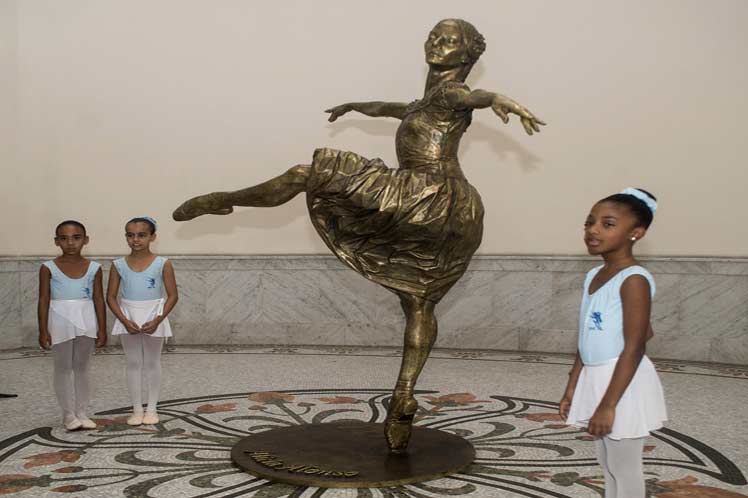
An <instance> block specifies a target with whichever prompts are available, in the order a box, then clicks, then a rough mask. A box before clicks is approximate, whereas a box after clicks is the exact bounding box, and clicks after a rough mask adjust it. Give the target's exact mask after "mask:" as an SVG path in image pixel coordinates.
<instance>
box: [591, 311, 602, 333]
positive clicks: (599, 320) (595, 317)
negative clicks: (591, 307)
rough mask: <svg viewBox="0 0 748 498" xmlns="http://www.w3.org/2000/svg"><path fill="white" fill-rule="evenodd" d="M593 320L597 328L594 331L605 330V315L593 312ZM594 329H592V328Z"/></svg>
mask: <svg viewBox="0 0 748 498" xmlns="http://www.w3.org/2000/svg"><path fill="white" fill-rule="evenodd" d="M590 318H592V323H593V324H594V326H595V328H594V329H593V330H602V329H603V315H602V313H600V312H599V311H593V312H592V315H591V316H590ZM590 328H592V327H590Z"/></svg>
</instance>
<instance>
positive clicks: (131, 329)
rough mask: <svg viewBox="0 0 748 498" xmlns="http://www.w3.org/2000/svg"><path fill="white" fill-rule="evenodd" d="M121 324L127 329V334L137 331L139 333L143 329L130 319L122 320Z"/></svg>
mask: <svg viewBox="0 0 748 498" xmlns="http://www.w3.org/2000/svg"><path fill="white" fill-rule="evenodd" d="M122 325H124V326H125V328H126V329H127V332H128V333H129V334H133V335H135V334H139V333H141V332H142V331H143V330H142V329H141V327H140V325H138V324H137V323H135V322H133V321H132V320H125V321H124V322H122Z"/></svg>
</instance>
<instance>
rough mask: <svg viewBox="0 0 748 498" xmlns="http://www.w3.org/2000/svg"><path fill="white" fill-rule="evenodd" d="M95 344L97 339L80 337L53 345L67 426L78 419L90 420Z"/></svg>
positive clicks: (57, 388) (59, 398)
mask: <svg viewBox="0 0 748 498" xmlns="http://www.w3.org/2000/svg"><path fill="white" fill-rule="evenodd" d="M95 344H96V340H95V339H93V338H91V337H85V336H80V337H76V338H75V339H70V340H68V341H65V342H61V343H60V344H55V345H54V346H52V356H53V358H54V364H55V369H54V370H55V371H54V380H53V383H54V386H55V394H56V395H57V402H58V403H59V404H60V408H62V421H63V423H65V424H67V423H69V422H71V421H73V420H75V419H76V418H78V419H80V418H86V408H87V407H88V402H89V401H90V399H91V381H90V379H89V373H90V367H91V354H92V353H93V350H94V346H95ZM71 375H72V376H73V377H74V381H73V385H74V388H73V387H71V385H70V376H71Z"/></svg>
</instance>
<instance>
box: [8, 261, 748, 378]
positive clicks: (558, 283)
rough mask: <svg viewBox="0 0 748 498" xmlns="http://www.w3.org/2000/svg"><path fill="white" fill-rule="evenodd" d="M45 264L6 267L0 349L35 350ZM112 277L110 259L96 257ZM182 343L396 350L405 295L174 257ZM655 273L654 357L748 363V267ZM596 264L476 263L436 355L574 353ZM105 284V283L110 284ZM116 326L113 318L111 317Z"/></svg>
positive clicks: (351, 282)
mask: <svg viewBox="0 0 748 498" xmlns="http://www.w3.org/2000/svg"><path fill="white" fill-rule="evenodd" d="M45 259H48V258H40V257H39V258H37V257H19V258H11V257H0V349H12V348H17V347H28V346H34V345H35V344H36V334H37V319H36V299H37V285H38V284H37V279H38V277H37V275H38V269H39V265H40V264H41V262H42V261H43V260H45ZM94 259H96V260H97V261H99V262H101V263H103V264H104V267H105V268H108V266H109V263H110V261H111V259H112V258H110V257H98V258H94ZM170 259H171V260H172V262H173V264H174V267H175V269H176V273H177V281H178V285H179V290H180V301H179V304H178V305H177V307H176V308H175V310H174V312H173V313H172V315H171V316H170V320H171V322H172V325H173V327H174V330H175V334H176V337H175V340H176V341H177V342H178V343H179V344H288V345H301V344H321V345H344V346H395V347H399V346H400V345H401V344H402V328H403V326H404V323H403V318H402V312H401V310H400V305H399V301H398V299H397V298H396V296H395V295H394V294H392V293H390V292H388V291H386V290H384V289H383V288H381V287H379V286H378V285H376V284H373V283H371V282H369V281H367V280H366V279H364V278H361V277H360V276H359V275H356V274H355V272H353V271H351V270H349V269H348V268H347V267H345V266H344V265H343V264H342V263H340V262H339V261H338V260H337V259H335V258H334V257H332V256H173V257H171V258H170ZM643 262H644V264H645V266H647V268H648V269H649V270H650V271H651V272H652V273H653V274H654V276H655V279H656V282H657V295H656V297H655V300H654V304H653V312H652V314H653V327H654V329H655V334H656V336H655V339H653V340H652V342H651V343H650V344H649V346H648V351H649V354H650V356H652V357H659V358H669V359H675V360H697V361H714V362H726V363H740V364H745V363H748V258H733V259H724V258H643ZM597 264H599V262H598V260H596V259H593V258H588V257H550V256H538V257H530V256H478V257H476V258H474V260H473V262H472V263H471V265H470V269H469V270H468V271H467V273H466V274H465V276H464V277H463V278H462V279H461V280H460V281H459V282H458V284H457V285H456V286H455V288H454V289H453V290H452V291H451V292H450V293H449V294H448V295H447V296H446V297H445V299H444V300H443V301H442V302H441V303H440V304H439V306H438V307H437V316H438V318H439V338H438V340H437V346H439V347H446V348H465V349H502V350H519V351H527V352H573V351H574V350H575V344H576V327H577V320H578V313H579V312H578V309H579V300H580V293H581V285H582V282H583V280H584V275H585V273H586V272H587V271H588V270H589V269H590V268H592V267H594V266H596V265H597ZM105 277H106V275H105ZM109 323H110V326H111V315H110V322H109Z"/></svg>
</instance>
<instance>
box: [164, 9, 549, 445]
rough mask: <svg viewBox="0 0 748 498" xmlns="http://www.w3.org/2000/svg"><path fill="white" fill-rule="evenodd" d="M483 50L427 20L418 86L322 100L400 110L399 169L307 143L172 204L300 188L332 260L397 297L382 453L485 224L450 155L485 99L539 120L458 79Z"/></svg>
mask: <svg viewBox="0 0 748 498" xmlns="http://www.w3.org/2000/svg"><path fill="white" fill-rule="evenodd" d="M484 50H485V42H484V39H483V36H482V35H481V34H480V33H478V31H477V30H476V29H475V27H474V26H473V25H472V24H470V23H468V22H466V21H463V20H460V19H446V20H444V21H441V22H440V23H439V24H437V25H436V26H435V27H434V29H432V30H431V32H430V33H429V37H428V39H427V40H426V44H425V51H426V62H427V63H428V64H429V74H428V78H427V80H426V91H425V94H424V96H423V98H421V99H420V100H416V101H414V102H412V103H410V104H406V103H391V102H361V103H349V104H342V105H339V106H337V107H333V108H332V109H329V110H328V111H327V112H329V113H330V118H329V120H330V121H335V120H336V119H337V118H339V117H340V116H342V115H343V114H345V113H347V112H350V111H357V112H360V113H362V114H365V115H367V116H372V117H381V116H384V117H392V118H397V119H400V120H401V121H402V122H401V123H400V127H399V128H398V130H397V136H396V139H395V144H396V148H397V158H398V163H399V167H398V168H396V169H393V168H388V167H387V166H386V165H385V164H384V163H383V162H382V161H381V160H380V159H366V158H364V157H361V156H359V155H357V154H354V153H352V152H344V151H338V150H333V149H317V150H316V151H315V152H314V156H313V159H312V164H311V165H299V166H294V167H293V168H291V169H290V170H288V171H287V172H285V173H284V174H282V175H280V176H278V177H276V178H273V179H272V180H269V181H267V182H265V183H262V184H260V185H256V186H253V187H249V188H246V189H244V190H239V191H235V192H214V193H212V194H207V195H202V196H199V197H195V198H193V199H190V200H188V201H187V202H185V203H184V204H182V205H181V206H180V207H179V208H177V210H176V211H174V219H175V220H177V221H185V220H189V219H192V218H194V217H196V216H200V215H203V214H229V213H231V212H232V210H233V207H234V206H254V207H269V206H277V205H280V204H283V203H284V202H287V201H289V200H290V199H292V198H293V197H294V196H296V195H297V194H299V193H301V192H306V194H307V205H308V207H309V214H310V216H311V219H312V223H313V224H314V227H315V228H316V230H317V232H318V233H319V234H320V236H321V237H322V239H323V240H324V241H325V243H326V244H327V246H328V247H329V248H330V249H331V250H332V251H333V252H334V253H335V254H336V255H337V256H338V258H340V260H341V261H343V262H344V263H346V264H347V265H348V266H350V267H351V268H353V269H354V270H356V271H357V272H358V273H360V274H361V275H363V276H364V277H366V278H368V279H370V280H372V281H374V282H376V283H378V284H380V285H382V286H384V287H385V288H387V289H389V290H391V291H393V292H394V293H396V294H397V295H398V297H399V298H400V301H401V303H402V308H403V311H404V313H405V317H406V325H405V342H404V350H403V359H402V366H401V368H400V374H399V377H398V380H397V385H396V386H395V390H394V392H393V396H392V399H391V401H390V403H389V408H388V413H387V419H386V422H385V436H386V438H387V443H388V445H389V447H390V449H391V450H392V451H395V452H397V451H403V450H404V449H405V448H406V447H407V444H408V439H409V437H410V432H411V424H412V421H413V416H414V415H415V413H416V410H417V408H418V403H417V402H416V400H415V399H414V397H413V390H414V387H415V383H416V380H417V379H418V375H419V374H420V372H421V370H422V369H423V365H424V364H425V362H426V359H427V358H428V355H429V352H430V351H431V347H432V346H433V344H434V341H435V340H436V335H437V324H436V318H435V316H434V307H435V306H436V303H438V302H439V300H441V298H442V297H444V295H445V294H446V293H447V291H448V290H449V289H450V288H451V287H452V285H454V283H455V282H457V280H459V278H460V277H461V276H462V275H463V273H465V270H466V269H467V267H468V264H469V263H470V258H471V257H472V256H473V254H474V253H475V251H476V249H478V246H479V245H480V242H481V236H482V234H483V205H482V203H481V198H480V195H479V194H478V191H477V190H476V189H475V187H473V186H472V185H470V183H469V182H468V181H467V179H466V178H465V175H464V174H463V172H462V170H461V169H460V164H459V161H458V159H457V151H458V148H459V144H460V138H461V137H462V134H463V133H464V132H465V130H467V128H468V127H469V126H470V121H471V117H472V113H473V110H474V109H480V108H487V107H490V108H491V109H493V111H494V112H495V113H496V114H497V115H499V117H501V119H502V120H503V121H504V122H507V121H508V119H509V118H508V114H509V113H514V114H517V115H519V116H520V119H521V121H522V124H523V126H524V128H525V130H526V131H527V133H529V134H530V135H532V134H533V131H539V125H542V124H545V123H543V122H542V121H540V120H539V119H538V118H536V117H535V116H534V115H533V114H532V113H530V112H529V111H528V110H527V109H525V108H524V107H522V106H520V105H519V104H517V103H516V102H514V101H513V100H511V99H509V98H507V97H504V96H502V95H498V94H495V93H492V92H487V91H484V90H474V91H471V90H470V89H469V88H468V87H467V85H465V83H464V81H465V78H466V77H467V75H468V73H469V72H470V70H471V69H472V67H473V64H475V62H476V61H477V60H478V58H479V57H480V55H481V54H482V53H483V51H484Z"/></svg>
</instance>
